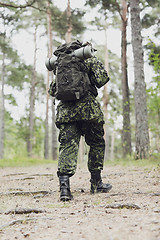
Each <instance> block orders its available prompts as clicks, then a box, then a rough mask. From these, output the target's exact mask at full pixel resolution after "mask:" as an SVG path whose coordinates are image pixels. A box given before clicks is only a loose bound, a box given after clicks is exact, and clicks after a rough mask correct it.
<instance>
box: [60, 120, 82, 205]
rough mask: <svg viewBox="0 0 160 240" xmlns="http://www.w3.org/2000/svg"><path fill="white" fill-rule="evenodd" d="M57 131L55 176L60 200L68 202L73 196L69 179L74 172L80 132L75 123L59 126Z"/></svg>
mask: <svg viewBox="0 0 160 240" xmlns="http://www.w3.org/2000/svg"><path fill="white" fill-rule="evenodd" d="M59 130H60V132H59V142H60V147H59V161H58V171H57V175H58V177H59V183H60V200H61V201H70V200H72V199H73V196H72V194H71V191H70V182H69V178H70V177H71V176H73V175H74V173H75V171H76V167H77V155H78V149H79V141H80V136H81V131H80V129H79V126H78V124H77V123H67V124H61V125H60V126H59Z"/></svg>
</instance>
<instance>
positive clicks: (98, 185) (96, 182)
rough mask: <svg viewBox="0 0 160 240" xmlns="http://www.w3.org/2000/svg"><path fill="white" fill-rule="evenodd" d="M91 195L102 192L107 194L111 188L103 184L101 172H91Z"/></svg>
mask: <svg viewBox="0 0 160 240" xmlns="http://www.w3.org/2000/svg"><path fill="white" fill-rule="evenodd" d="M90 182H91V190H90V192H91V193H94V192H95V191H96V192H103V193H107V192H109V190H110V189H111V188H112V185H111V184H109V183H107V184H106V183H103V182H102V178H101V171H96V172H91V180H90Z"/></svg>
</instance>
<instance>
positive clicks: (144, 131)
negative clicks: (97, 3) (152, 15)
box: [130, 0, 149, 159]
mask: <svg viewBox="0 0 160 240" xmlns="http://www.w3.org/2000/svg"><path fill="white" fill-rule="evenodd" d="M130 10H131V29H132V47H133V56H134V78H135V82H134V91H135V118H136V159H143V158H148V156H149V132H148V114H147V103H146V86H145V79H144V60H143V49H142V36H141V22H140V7H139V0H130Z"/></svg>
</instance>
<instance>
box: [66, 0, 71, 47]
mask: <svg viewBox="0 0 160 240" xmlns="http://www.w3.org/2000/svg"><path fill="white" fill-rule="evenodd" d="M71 37H72V18H71V7H70V0H68V4H67V32H66V35H65V39H66V43H70V42H71Z"/></svg>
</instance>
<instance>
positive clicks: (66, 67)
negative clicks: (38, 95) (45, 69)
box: [49, 41, 91, 101]
mask: <svg viewBox="0 0 160 240" xmlns="http://www.w3.org/2000/svg"><path fill="white" fill-rule="evenodd" d="M81 47H82V44H81V43H80V42H79V41H74V42H72V43H70V44H63V45H62V46H60V47H58V48H57V50H56V51H55V52H54V55H56V56H57V60H56V62H55V70H54V74H55V82H54V83H51V85H50V89H49V93H50V95H52V96H55V97H56V98H57V99H58V100H62V101H76V100H79V99H80V98H82V97H83V96H85V95H86V94H87V93H88V91H89V89H90V85H91V83H90V80H89V77H88V70H87V67H86V65H85V63H84V60H83V59H80V58H78V57H77V56H75V55H74V54H73V52H74V50H76V49H78V48H81Z"/></svg>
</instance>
